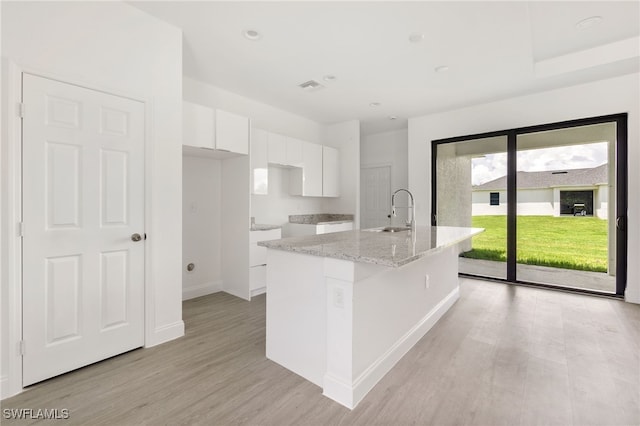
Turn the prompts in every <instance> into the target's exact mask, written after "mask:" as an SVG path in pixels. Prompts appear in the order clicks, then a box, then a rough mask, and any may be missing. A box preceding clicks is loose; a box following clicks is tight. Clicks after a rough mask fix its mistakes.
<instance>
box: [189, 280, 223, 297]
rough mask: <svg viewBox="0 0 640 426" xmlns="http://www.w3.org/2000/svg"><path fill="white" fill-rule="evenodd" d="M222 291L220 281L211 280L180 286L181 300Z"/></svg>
mask: <svg viewBox="0 0 640 426" xmlns="http://www.w3.org/2000/svg"><path fill="white" fill-rule="evenodd" d="M219 291H222V281H220V280H218V281H213V282H208V283H204V284H200V285H198V286H193V287H186V288H185V287H183V288H182V300H189V299H194V298H196V297H200V296H206V295H207V294H211V293H217V292H219Z"/></svg>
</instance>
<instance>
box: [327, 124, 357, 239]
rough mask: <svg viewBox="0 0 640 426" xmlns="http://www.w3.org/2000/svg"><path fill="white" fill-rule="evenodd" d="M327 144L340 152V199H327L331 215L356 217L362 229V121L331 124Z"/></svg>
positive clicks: (354, 225) (355, 223) (328, 210)
mask: <svg viewBox="0 0 640 426" xmlns="http://www.w3.org/2000/svg"><path fill="white" fill-rule="evenodd" d="M324 143H325V145H328V146H332V147H334V148H338V150H339V151H340V197H338V198H325V199H324V202H323V205H324V211H325V212H327V213H342V214H352V215H354V216H353V218H354V222H353V227H354V229H359V228H360V121H358V120H350V121H345V122H344V123H337V124H331V125H328V126H327V128H326V136H325V138H324Z"/></svg>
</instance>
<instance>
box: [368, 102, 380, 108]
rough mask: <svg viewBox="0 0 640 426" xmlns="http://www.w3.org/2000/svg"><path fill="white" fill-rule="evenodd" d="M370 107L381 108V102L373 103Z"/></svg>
mask: <svg viewBox="0 0 640 426" xmlns="http://www.w3.org/2000/svg"><path fill="white" fill-rule="evenodd" d="M369 106H370V107H372V108H376V107H379V106H380V102H371V103H370V104H369Z"/></svg>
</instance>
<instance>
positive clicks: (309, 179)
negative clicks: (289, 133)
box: [289, 141, 322, 197]
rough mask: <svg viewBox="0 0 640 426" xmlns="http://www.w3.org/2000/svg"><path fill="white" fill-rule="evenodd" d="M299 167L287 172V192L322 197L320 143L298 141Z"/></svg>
mask: <svg viewBox="0 0 640 426" xmlns="http://www.w3.org/2000/svg"><path fill="white" fill-rule="evenodd" d="M300 144H301V146H302V162H301V163H300V165H301V167H296V168H294V169H292V170H291V171H290V172H289V194H291V195H302V196H305V197H322V145H317V144H315V143H311V142H305V141H300Z"/></svg>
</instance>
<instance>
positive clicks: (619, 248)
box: [431, 113, 628, 297]
mask: <svg viewBox="0 0 640 426" xmlns="http://www.w3.org/2000/svg"><path fill="white" fill-rule="evenodd" d="M627 116H628V114H627V113H621V114H611V115H603V116H599V117H590V118H581V119H576V120H568V121H561V122H556V123H549V124H540V125H535V126H527V127H519V128H514V129H508V130H500V131H495V132H487V133H478V134H473V135H466V136H456V137H452V138H445V139H436V140H433V141H431V225H433V226H436V225H437V223H438V217H437V192H436V191H437V167H436V160H437V152H438V149H437V148H438V145H442V144H447V143H455V142H464V141H470V140H474V139H484V138H491V137H499V136H503V137H505V136H506V138H507V278H506V280H501V279H498V280H499V281H506V282H509V283H518V284H527V285H534V286H538V287H548V288H554V289H561V290H566V291H573V292H579V293H589V294H598V295H604V296H612V295H613V296H616V297H624V291H625V288H626V286H627V203H628V195H627V188H628V183H627V180H628V155H627ZM603 123H615V125H616V141H615V144H616V146H615V159H614V164H615V175H616V200H615V201H616V206H615V212H616V217H615V220H616V227H615V229H616V292H615V294H611V293H605V292H599V291H594V290H588V289H577V288H570V287H561V286H556V285H552V284H540V283H530V282H526V281H520V280H518V279H517V276H516V266H517V262H516V250H517V234H516V230H517V208H518V205H517V181H516V173H517V164H516V158H517V137H518V135H524V134H527V133H536V132H545V131H550V130H560V129H567V128H571V127H581V126H588V125H593V124H603ZM610 161H611V160H610ZM493 279H495V278H493Z"/></svg>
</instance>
